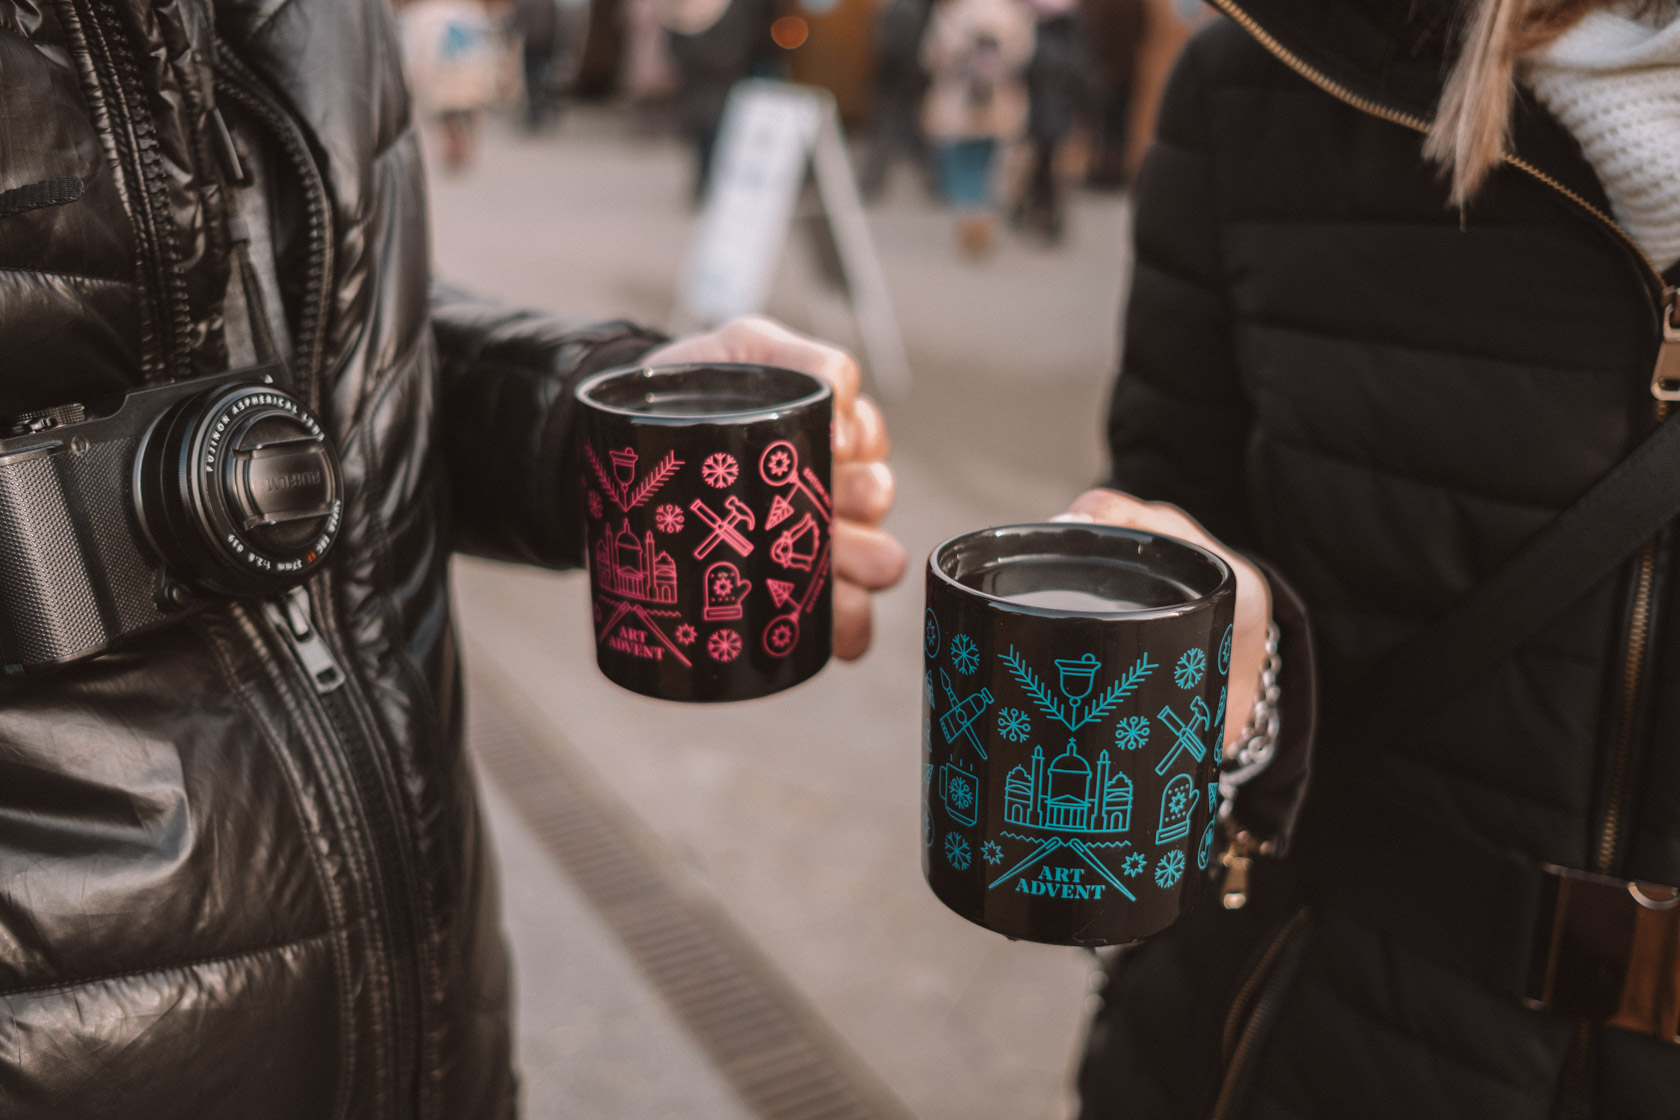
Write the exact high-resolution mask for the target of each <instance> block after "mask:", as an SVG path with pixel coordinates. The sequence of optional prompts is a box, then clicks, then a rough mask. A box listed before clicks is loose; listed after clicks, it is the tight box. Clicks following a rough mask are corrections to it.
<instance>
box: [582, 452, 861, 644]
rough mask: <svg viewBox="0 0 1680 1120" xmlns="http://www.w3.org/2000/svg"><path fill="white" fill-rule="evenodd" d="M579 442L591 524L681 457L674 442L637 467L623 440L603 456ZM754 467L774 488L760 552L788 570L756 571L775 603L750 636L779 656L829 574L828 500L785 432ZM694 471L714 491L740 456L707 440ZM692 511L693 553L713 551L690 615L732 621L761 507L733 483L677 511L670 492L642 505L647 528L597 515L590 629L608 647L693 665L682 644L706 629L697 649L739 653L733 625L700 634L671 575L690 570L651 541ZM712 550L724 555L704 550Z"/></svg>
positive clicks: (736, 618)
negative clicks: (646, 467)
mask: <svg viewBox="0 0 1680 1120" xmlns="http://www.w3.org/2000/svg"><path fill="white" fill-rule="evenodd" d="M585 452H586V457H587V459H588V464H589V468H588V469H589V473H590V475H591V476H592V477H591V478H590V479H589V481H591V482H593V483H594V485H593V486H591V487H589V488H588V490H587V494H586V498H585V504H586V507H587V509H588V511H589V514H590V516H591V518H592V519H593V520H594V521H595V522H597V523H600V522H602V520H603V518H604V517H605V515H606V503H607V502H611V503H612V505H613V506H615V507H616V508H617V509H618V510H619V511H621V512H622V513H625V514H629V513H630V511H631V510H634V509H638V508H640V507H642V506H643V505H645V504H646V503H647V502H648V500H649V499H650V498H652V497H653V495H654V494H655V493H656V492H658V491H659V490H661V489H662V488H663V487H665V486H666V484H667V483H669V482H670V481H671V480H672V479H673V478H674V477H676V476H677V475H678V473H679V472H680V470H681V468H682V467H683V466H684V463H683V460H681V459H679V458H678V457H677V455H676V453H675V452H674V451H668V452H666V453H665V455H664V456H663V457H662V458H661V459H660V460H659V462H658V464H657V465H656V466H655V467H654V469H653V470H651V471H648V472H646V473H638V469H637V468H638V466H639V457H638V455H637V452H636V450H635V449H634V448H632V447H625V448H620V449H617V450H613V451H610V452H608V453H607V455H606V456H605V459H604V460H603V457H602V456H601V455H600V454H599V453H597V452H596V451H595V449H594V448H593V447H587V446H586V448H585ZM609 464H610V466H609ZM758 470H759V475H760V477H761V478H762V479H763V480H764V481H765V483H767V484H768V485H769V486H771V487H772V488H774V490H775V493H774V494H773V495H772V496H771V500H770V504H769V507H768V509H767V510H765V511H764V514H763V526H762V527H763V529H764V530H765V531H766V532H767V533H768V532H769V531H771V530H774V531H775V533H774V537H773V539H770V540H769V546H768V554H769V557H770V560H771V562H773V563H774V564H776V565H777V566H778V567H779V568H781V569H782V570H783V571H784V572H785V573H786V575H785V576H781V577H779V578H766V579H765V580H764V591H765V593H767V594H768V597H769V601H770V602H771V603H772V604H774V606H775V608H776V613H775V615H774V616H773V617H771V618H770V620H769V622H768V623H766V624H765V626H764V629H763V631H762V632H761V634H760V641H759V645H760V647H761V648H762V649H763V651H764V652H765V654H767V655H769V656H771V657H775V658H782V657H787V656H789V655H790V654H792V653H793V651H794V650H795V649H797V648H798V645H799V640H800V632H801V623H802V620H803V619H804V618H805V617H806V616H808V615H809V614H811V613H812V611H814V610H815V609H816V602H817V599H818V596H819V595H820V594H821V592H822V589H823V587H824V586H825V585H826V583H827V580H828V577H829V574H830V567H831V552H832V543H833V542H832V541H831V540H830V539H829V533H828V529H829V527H830V526H832V524H833V516H834V510H833V500H832V498H831V497H830V495H829V493H828V490H827V488H826V487H824V486H823V485H822V482H821V480H820V479H819V478H818V477H817V474H816V472H815V471H813V470H812V469H811V468H810V467H808V466H804V465H802V464H801V463H800V461H799V455H798V451H797V449H796V448H795V447H794V445H793V444H792V443H791V442H789V441H786V440H780V441H777V442H776V443H773V444H771V445H770V446H769V447H768V448H766V449H765V450H764V452H763V453H762V454H761V455H760V456H759V459H758ZM696 473H697V474H698V475H699V479H698V481H699V482H702V483H704V484H705V485H706V486H708V487H710V488H711V489H713V490H714V491H719V490H728V489H729V488H730V487H732V486H733V485H734V484H735V483H736V482H737V481H738V480H739V478H740V463H739V462H738V461H737V460H736V458H735V457H734V456H733V455H732V454H730V453H729V452H727V451H715V452H712V453H711V454H709V455H707V456H705V458H704V459H702V460H701V463H700V467H699V470H698V471H697V472H696ZM689 477H690V478H693V476H692V475H691V476H689ZM603 495H604V497H603ZM718 499H722V500H721V503H720V504H718V505H714V504H712V503H715V502H718ZM690 515H692V516H693V518H694V519H695V521H694V525H695V527H696V528H697V529H698V530H699V533H698V534H697V535H696V540H697V543H696V544H694V546H693V548H692V550H691V551H692V555H693V557H694V558H695V559H696V560H706V559H707V558H708V557H712V560H711V563H710V564H709V565H708V566H707V567H706V569H705V573H704V575H703V576H702V577H701V578H700V580H699V584H700V586H699V588H698V589H697V590H698V591H699V599H700V602H699V604H698V613H699V617H700V620H701V621H703V622H706V623H718V622H734V623H739V622H741V621H742V620H744V619H746V617H747V605H748V600H749V596H750V595H751V593H752V590H753V581H752V580H749V579H747V578H745V577H744V576H743V574H742V572H741V569H740V566H739V564H738V561H739V560H744V559H746V558H748V557H750V556H752V555H753V553H754V550H755V548H756V547H757V542H755V541H754V539H753V535H754V534H755V532H757V531H758V530H759V528H760V520H759V513H758V512H757V511H755V510H754V509H753V508H752V507H751V506H749V505H748V504H747V503H746V501H744V500H743V499H742V498H741V497H739V496H737V495H736V494H734V493H724V494H717V495H715V496H714V497H713V498H712V499H711V500H710V501H708V500H706V499H703V498H700V497H698V496H695V497H692V498H690V499H689V500H687V502H686V510H685V508H684V499H683V497H681V496H678V497H676V498H675V499H674V500H671V501H666V502H664V503H662V504H661V505H659V506H658V508H657V509H654V510H653V511H652V513H651V517H650V521H651V527H648V528H647V531H645V532H638V531H637V530H636V529H633V528H632V527H631V524H630V520H631V519H630V518H628V517H627V518H623V519H620V520H619V521H618V524H617V528H616V530H615V529H614V523H613V522H612V521H611V520H606V521H605V522H604V523H602V524H601V527H600V530H599V536H597V538H596V540H595V543H594V548H593V549H592V550H591V554H590V559H591V564H592V567H593V568H594V573H595V582H596V588H597V591H598V592H599V595H598V597H597V599H596V602H595V603H594V612H595V619H596V623H597V634H598V640H599V641H600V642H601V644H602V645H603V646H605V647H606V648H609V649H612V650H615V651H617V652H620V653H624V654H627V655H629V656H632V657H637V658H642V659H646V660H653V661H659V660H664V659H666V658H674V659H676V660H677V661H678V662H679V663H680V664H682V665H684V666H688V667H692V666H693V662H692V661H691V660H690V659H689V657H688V655H687V654H686V653H685V652H684V647H691V646H693V645H695V644H696V643H698V642H701V640H702V637H704V645H705V649H706V654H707V656H708V657H709V658H710V659H711V660H712V661H713V662H715V663H718V664H728V663H730V662H733V661H735V660H737V659H738V658H739V657H740V655H741V653H742V651H743V649H744V642H743V640H742V636H741V632H740V631H739V630H738V629H735V628H728V627H725V628H718V629H714V630H712V631H711V632H710V633H709V634H706V635H702V633H701V631H700V630H699V628H698V627H697V626H696V625H694V623H692V622H690V621H688V620H687V619H685V618H684V617H683V616H684V614H686V613H688V612H687V611H684V610H681V609H678V608H679V603H680V596H679V591H680V587H679V584H681V583H686V580H687V579H689V578H693V577H692V576H687V577H684V576H682V575H681V574H680V572H679V568H678V565H677V562H676V560H675V558H673V557H672V555H671V553H670V552H668V551H665V550H664V549H662V548H661V547H660V546H659V543H658V541H657V540H656V537H655V533H656V532H657V533H660V534H664V535H666V536H675V535H677V534H679V533H681V532H683V531H684V530H686V529H687V528H688V527H689V517H690ZM638 516H641V517H649V514H641V515H638ZM644 524H645V523H644ZM591 535H592V536H593V535H595V531H594V530H591ZM719 551H721V552H722V553H723V554H724V555H731V554H732V555H733V557H734V559H732V560H724V559H717V558H715V557H713V555H712V554H714V553H717V552H719ZM802 577H803V578H802ZM693 609H694V608H693V607H692V606H691V607H690V608H689V610H693Z"/></svg>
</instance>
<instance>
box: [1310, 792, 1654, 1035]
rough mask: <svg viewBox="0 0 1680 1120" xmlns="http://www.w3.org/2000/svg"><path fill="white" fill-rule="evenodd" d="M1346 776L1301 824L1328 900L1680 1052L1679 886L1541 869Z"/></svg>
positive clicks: (1468, 965)
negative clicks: (1679, 1048) (1673, 1045)
mask: <svg viewBox="0 0 1680 1120" xmlns="http://www.w3.org/2000/svg"><path fill="white" fill-rule="evenodd" d="M1348 770H1349V768H1348V767H1346V766H1343V767H1341V768H1338V770H1336V771H1335V772H1334V773H1333V774H1332V775H1327V776H1326V777H1328V778H1329V779H1330V780H1329V781H1328V783H1327V788H1326V789H1325V790H1324V791H1323V794H1324V795H1323V796H1321V797H1318V798H1316V799H1315V801H1314V802H1313V803H1312V804H1310V805H1309V806H1308V809H1307V813H1306V816H1305V818H1304V819H1303V820H1302V822H1301V834H1302V837H1303V839H1304V840H1305V842H1304V843H1303V844H1302V845H1301V850H1302V856H1301V860H1302V863H1303V864H1304V866H1305V869H1306V870H1307V872H1308V874H1309V875H1310V876H1311V877H1312V879H1313V880H1314V881H1315V882H1316V884H1317V888H1318V891H1319V892H1320V894H1321V895H1322V896H1323V897H1324V899H1325V900H1326V901H1327V902H1328V903H1330V904H1331V905H1332V906H1334V907H1336V908H1338V909H1341V910H1342V911H1344V912H1346V913H1348V914H1350V915H1352V916H1353V918H1354V919H1355V920H1357V921H1359V922H1361V923H1362V924H1364V925H1367V926H1370V927H1371V928H1373V929H1377V930H1380V931H1382V932H1383V933H1385V934H1387V935H1388V936H1391V937H1393V938H1395V939H1396V940H1398V941H1400V942H1401V943H1403V944H1405V945H1407V946H1409V947H1410V948H1412V949H1413V950H1415V951H1416V952H1418V953H1421V954H1422V955H1424V956H1425V957H1428V958H1429V959H1430V960H1432V961H1434V962H1435V963H1436V964H1439V965H1442V966H1444V967H1446V968H1448V969H1451V970H1453V971H1454V972H1457V973H1458V974H1459V975H1461V976H1464V977H1466V978H1468V979H1471V980H1474V981H1477V982H1478V983H1482V984H1485V985H1487V986H1488V987H1490V988H1492V989H1493V990H1494V991H1497V992H1501V993H1504V994H1506V995H1510V996H1515V997H1516V998H1518V999H1520V1000H1521V1001H1522V1002H1523V1003H1524V1004H1526V1005H1527V1006H1528V1007H1530V1008H1532V1009H1534V1010H1544V1011H1552V1012H1556V1013H1558V1014H1561V1015H1567V1016H1572V1017H1575V1018H1581V1019H1589V1020H1593V1021H1596V1022H1600V1023H1603V1024H1605V1025H1607V1026H1612V1027H1617V1028H1620V1029H1622V1030H1627V1031H1633V1032H1635V1033H1637V1034H1643V1035H1649V1036H1650V1037H1653V1038H1660V1039H1662V1040H1664V1041H1666V1042H1671V1043H1680V888H1675V887H1672V886H1661V885H1657V884H1652V883H1639V882H1630V881H1627V880H1621V879H1612V878H1609V877H1607V876H1603V875H1594V874H1591V873H1589V872H1585V871H1573V870H1570V869H1568V868H1563V867H1556V866H1552V865H1550V864H1542V863H1536V862H1535V861H1534V860H1532V859H1530V858H1528V857H1527V856H1524V855H1522V854H1521V853H1519V852H1515V851H1509V850H1502V849H1500V848H1499V847H1497V846H1495V845H1493V844H1490V843H1489V842H1488V841H1487V840H1485V839H1483V838H1482V837H1480V836H1477V835H1475V834H1474V833H1472V832H1471V831H1469V830H1468V829H1467V828H1465V827H1462V826H1460V825H1457V824H1451V823H1444V822H1441V821H1438V820H1435V819H1432V818H1430V817H1427V816H1425V815H1423V814H1421V813H1418V812H1415V811H1413V810H1411V809H1409V808H1408V807H1406V806H1404V805H1400V804H1396V803H1395V801H1394V798H1393V797H1392V796H1391V795H1390V794H1389V793H1388V792H1387V791H1384V790H1378V789H1372V788H1370V787H1369V786H1368V785H1366V784H1365V783H1364V782H1363V781H1362V780H1361V779H1360V778H1359V776H1357V775H1356V774H1352V773H1349V772H1348ZM1401 844H1403V845H1404V848H1405V855H1404V858H1396V851H1397V848H1398V847H1399V846H1400V845H1401Z"/></svg>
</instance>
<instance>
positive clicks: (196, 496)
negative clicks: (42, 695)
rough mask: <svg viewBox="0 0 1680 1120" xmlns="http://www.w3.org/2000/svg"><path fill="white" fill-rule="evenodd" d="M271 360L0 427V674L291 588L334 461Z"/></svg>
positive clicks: (331, 485)
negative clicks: (205, 607) (196, 611)
mask: <svg viewBox="0 0 1680 1120" xmlns="http://www.w3.org/2000/svg"><path fill="white" fill-rule="evenodd" d="M281 372H282V367H280V366H278V365H276V364H270V365H266V366H259V367H255V368H252V369H246V370H236V371H233V372H230V373H224V374H218V375H216V376H213V377H201V378H194V379H192V380H188V381H180V382H175V383H172V384H169V385H160V386H155V387H148V388H144V389H138V390H135V391H133V392H130V393H128V394H126V395H125V396H123V397H122V398H120V399H119V400H116V401H114V402H111V403H110V404H109V405H108V406H107V407H105V408H104V409H103V410H102V409H101V408H100V407H99V406H98V405H82V404H67V405H60V406H58V407H56V408H51V409H46V410H43V411H40V412H31V413H26V414H24V415H22V416H19V417H17V418H15V419H14V420H12V421H9V422H7V423H6V424H5V425H4V426H3V427H0V430H3V431H4V435H0V672H4V673H5V674H8V675H16V674H20V673H27V672H31V671H34V670H37V669H42V668H47V667H49V666H54V665H61V664H64V663H66V662H70V661H76V660H79V659H81V658H84V657H89V656H92V655H93V654H96V653H99V652H101V651H103V650H105V649H108V648H109V647H110V646H112V645H113V644H115V643H116V642H118V641H120V640H121V639H123V638H125V637H128V636H130V635H133V634H136V633H139V632H140V631H143V630H148V629H151V628H153V627H155V626H158V625H161V624H163V623H165V622H168V621H170V620H171V619H173V618H175V617H178V616H179V615H181V614H182V613H183V612H186V611H189V610H191V609H193V608H195V607H197V606H200V605H202V604H204V603H207V602H214V601H218V600H226V599H233V598H247V597H267V596H272V595H277V594H280V593H282V592H284V591H286V590H288V589H290V588H292V587H295V586H296V585H298V584H300V583H302V582H303V581H304V580H305V579H306V578H307V577H308V576H309V574H310V573H311V572H312V571H314V570H315V569H316V568H318V567H319V566H320V564H321V563H322V561H323V559H324V558H325V556H326V555H327V552H328V550H329V549H331V547H332V544H333V541H334V540H335V539H336V537H337V535H338V530H339V524H340V520H341V519H342V517H343V508H344V503H343V496H342V485H343V483H342V475H341V471H340V468H339V461H338V455H337V453H336V451H335V450H334V449H333V447H332V443H331V441H330V440H329V439H328V438H327V435H326V433H325V432H324V431H323V430H322V428H321V425H320V422H319V421H317V420H316V419H315V417H314V416H312V415H310V413H309V410H308V409H307V408H305V407H304V405H303V404H302V403H301V402H300V401H298V400H297V398H295V397H293V396H292V395H290V394H289V393H287V392H285V391H283V390H281V389H279V388H277V387H276V386H275V384H274V381H275V377H276V375H277V374H279V373H281Z"/></svg>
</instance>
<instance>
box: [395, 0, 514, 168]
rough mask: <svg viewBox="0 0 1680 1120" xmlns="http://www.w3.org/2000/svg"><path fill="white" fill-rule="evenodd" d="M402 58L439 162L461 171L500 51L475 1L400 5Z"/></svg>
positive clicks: (490, 96) (416, 0)
mask: <svg viewBox="0 0 1680 1120" xmlns="http://www.w3.org/2000/svg"><path fill="white" fill-rule="evenodd" d="M401 15H402V42H403V61H404V63H405V67H406V70H407V74H408V81H409V84H410V86H411V87H412V88H413V90H414V99H415V102H416V104H417V106H418V108H419V110H420V112H421V114H422V116H423V117H424V118H425V119H426V120H427V121H428V122H429V123H430V124H431V125H432V127H433V128H434V129H435V130H436V132H437V135H438V137H439V139H440V140H441V142H442V153H441V155H442V159H443V166H444V167H445V168H446V169H447V170H449V171H457V172H458V171H465V170H466V169H467V167H468V166H469V165H470V164H471V163H472V158H473V154H474V152H475V150H476V148H477V142H478V126H479V118H480V117H481V116H482V115H483V113H484V111H485V110H486V109H488V108H489V107H490V106H491V105H493V104H495V102H496V85H497V78H498V72H499V65H500V50H499V47H498V42H499V40H498V38H497V36H496V32H495V29H494V27H492V26H491V23H490V17H489V15H488V14H487V13H486V12H485V8H484V5H483V4H482V3H480V2H479V0H411V2H410V3H408V4H405V5H404V6H403V7H402V9H401Z"/></svg>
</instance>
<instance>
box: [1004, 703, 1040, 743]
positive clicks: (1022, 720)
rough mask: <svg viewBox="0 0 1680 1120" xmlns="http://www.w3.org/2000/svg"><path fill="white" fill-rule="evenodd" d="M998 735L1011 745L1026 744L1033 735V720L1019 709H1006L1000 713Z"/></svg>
mask: <svg viewBox="0 0 1680 1120" xmlns="http://www.w3.org/2000/svg"><path fill="white" fill-rule="evenodd" d="M998 733H999V734H1000V735H1002V736H1003V737H1004V738H1005V739H1008V740H1009V741H1010V742H1011V743H1024V742H1026V741H1027V736H1028V735H1031V734H1032V720H1031V719H1029V718H1027V713H1025V712H1023V711H1021V710H1020V709H1019V708H1005V709H1003V711H1001V712H999V713H998Z"/></svg>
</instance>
